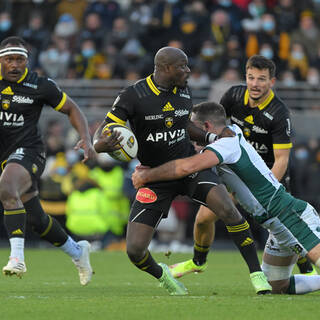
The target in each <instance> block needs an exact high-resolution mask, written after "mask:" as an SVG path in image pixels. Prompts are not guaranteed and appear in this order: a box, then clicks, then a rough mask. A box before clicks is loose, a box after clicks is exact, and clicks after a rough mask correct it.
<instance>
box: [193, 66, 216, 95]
mask: <svg viewBox="0 0 320 320" xmlns="http://www.w3.org/2000/svg"><path fill="white" fill-rule="evenodd" d="M191 69H192V71H191V75H190V76H189V79H188V84H189V86H190V87H191V89H193V90H194V89H202V88H207V87H209V86H210V84H211V81H210V78H209V76H208V74H207V73H206V72H205V71H204V68H203V67H202V66H201V64H200V63H198V64H196V65H194V66H193V67H192V68H191Z"/></svg>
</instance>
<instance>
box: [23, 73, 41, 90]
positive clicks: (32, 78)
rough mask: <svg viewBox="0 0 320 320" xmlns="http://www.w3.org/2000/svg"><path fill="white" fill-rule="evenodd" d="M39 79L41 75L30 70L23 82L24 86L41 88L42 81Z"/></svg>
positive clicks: (35, 88)
mask: <svg viewBox="0 0 320 320" xmlns="http://www.w3.org/2000/svg"><path fill="white" fill-rule="evenodd" d="M39 80H40V77H39V75H38V73H37V72H35V71H28V73H27V75H26V77H25V78H24V79H23V81H22V83H21V84H22V86H23V87H27V88H30V89H34V90H37V89H39V86H40V83H41V81H39Z"/></svg>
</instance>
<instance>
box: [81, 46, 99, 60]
mask: <svg viewBox="0 0 320 320" xmlns="http://www.w3.org/2000/svg"><path fill="white" fill-rule="evenodd" d="M95 53H96V51H95V50H94V49H93V48H87V49H82V51H81V54H82V55H83V56H84V57H85V58H87V59H88V58H91V57H92V56H94V55H95Z"/></svg>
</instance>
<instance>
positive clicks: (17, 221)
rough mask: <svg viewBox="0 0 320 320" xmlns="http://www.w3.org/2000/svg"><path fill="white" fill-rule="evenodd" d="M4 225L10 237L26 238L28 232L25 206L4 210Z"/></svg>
mask: <svg viewBox="0 0 320 320" xmlns="http://www.w3.org/2000/svg"><path fill="white" fill-rule="evenodd" d="M3 214H4V219H3V221H4V225H5V227H6V229H7V233H8V237H9V239H10V238H24V237H25V232H26V210H25V208H16V209H10V210H4V211H3Z"/></svg>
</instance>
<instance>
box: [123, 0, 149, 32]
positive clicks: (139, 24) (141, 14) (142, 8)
mask: <svg viewBox="0 0 320 320" xmlns="http://www.w3.org/2000/svg"><path fill="white" fill-rule="evenodd" d="M125 15H126V16H127V17H128V23H129V26H130V30H133V35H134V36H135V37H139V38H140V37H144V35H145V34H146V32H147V28H148V27H149V25H150V24H151V21H152V6H151V5H150V3H149V1H148V0H133V1H131V3H130V5H129V7H128V9H127V11H126V12H125Z"/></svg>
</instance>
